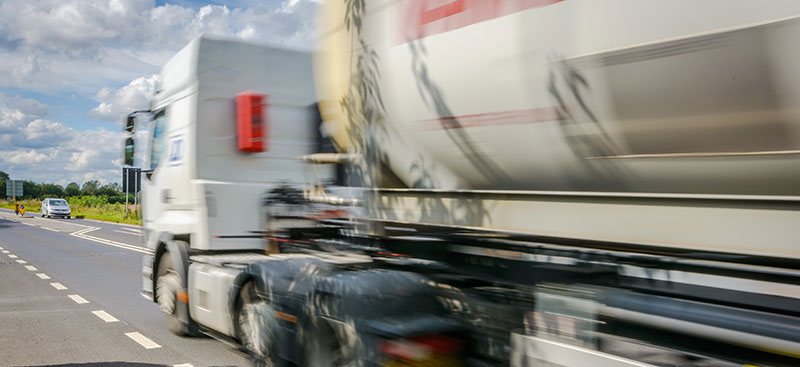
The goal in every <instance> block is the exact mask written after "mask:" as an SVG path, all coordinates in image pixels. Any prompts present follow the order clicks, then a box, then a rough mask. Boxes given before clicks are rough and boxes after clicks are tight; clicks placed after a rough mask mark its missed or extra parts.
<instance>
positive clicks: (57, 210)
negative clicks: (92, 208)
mask: <svg viewBox="0 0 800 367" xmlns="http://www.w3.org/2000/svg"><path fill="white" fill-rule="evenodd" d="M41 213H42V216H43V217H45V216H46V217H48V218H52V217H53V216H59V217H64V218H70V217H71V216H72V208H70V207H69V204H67V201H66V200H64V199H54V198H47V199H44V200H42V211H41Z"/></svg>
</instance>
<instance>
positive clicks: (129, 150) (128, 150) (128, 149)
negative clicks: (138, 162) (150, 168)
mask: <svg viewBox="0 0 800 367" xmlns="http://www.w3.org/2000/svg"><path fill="white" fill-rule="evenodd" d="M125 165H126V166H133V137H129V138H127V139H125Z"/></svg>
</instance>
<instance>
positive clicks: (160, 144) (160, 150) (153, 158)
mask: <svg viewBox="0 0 800 367" xmlns="http://www.w3.org/2000/svg"><path fill="white" fill-rule="evenodd" d="M153 122H154V123H155V124H156V125H155V127H154V128H153V140H152V143H151V144H150V169H155V168H156V167H158V162H160V161H161V156H162V155H163V154H164V146H165V145H166V140H165V139H164V132H166V130H167V114H166V112H164V110H162V111H161V112H158V113H157V114H156V116H155V118H154V119H153Z"/></svg>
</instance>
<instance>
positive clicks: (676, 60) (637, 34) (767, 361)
mask: <svg viewBox="0 0 800 367" xmlns="http://www.w3.org/2000/svg"><path fill="white" fill-rule="evenodd" d="M798 15H800V4H799V3H796V2H791V1H779V2H773V3H770V6H768V7H767V6H764V4H763V3H760V2H756V1H747V0H735V1H722V0H710V1H704V2H702V3H698V2H694V1H688V0H679V1H670V2H658V3H653V2H640V1H634V0H613V1H603V2H599V1H589V0H541V1H533V0H531V1H526V0H497V1H481V0H449V1H448V0H435V1H434V0H431V1H426V0H418V1H389V0H385V1H384V0H374V1H369V2H364V1H338V0H332V1H326V2H324V3H323V6H322V8H321V12H320V24H321V26H320V31H319V40H320V43H319V45H318V46H319V47H318V51H317V54H316V55H315V78H316V83H317V93H318V94H319V96H320V102H319V106H320V110H321V114H322V117H323V119H324V120H325V130H326V132H327V134H328V135H330V136H331V137H332V138H333V139H334V141H335V142H336V144H337V145H338V148H339V149H340V150H341V151H346V152H349V153H352V154H351V155H350V156H357V157H359V158H358V159H357V161H356V162H355V163H354V164H353V167H352V170H353V171H354V173H355V174H356V176H358V177H360V179H361V182H360V183H361V185H363V186H365V187H367V188H368V189H369V190H368V191H367V193H366V194H365V215H364V218H362V220H363V222H364V223H367V224H368V232H369V234H370V235H371V236H372V238H377V239H380V241H381V242H382V244H383V245H384V246H386V247H388V248H389V249H391V250H392V251H393V252H394V253H398V254H411V255H413V256H427V257H428V258H435V259H436V260H439V261H443V262H446V263H448V264H450V265H452V266H453V267H454V268H457V269H460V270H462V271H463V274H467V275H470V276H474V277H475V278H480V280H482V281H486V282H489V283H490V284H488V285H486V286H484V287H480V288H481V289H480V290H477V291H476V289H475V288H472V289H467V288H468V287H464V288H459V287H461V285H460V284H455V283H457V282H453V284H455V285H454V287H455V288H456V289H459V291H460V292H461V291H463V294H465V295H466V298H467V300H465V301H464V303H459V304H466V305H471V306H470V307H471V308H472V309H473V311H474V310H478V309H480V310H483V311H484V314H482V315H479V316H474V315H473V317H472V319H470V320H469V322H470V323H473V324H474V325H478V326H477V327H475V330H476V331H475V332H476V334H481V333H484V334H486V333H488V330H489V329H491V327H489V326H488V325H487V324H484V323H482V322H483V321H485V320H488V319H491V318H492V316H498V317H499V316H500V315H503V316H507V315H509V314H510V313H509V312H510V311H509V310H513V312H515V313H513V317H510V319H515V320H516V321H514V322H510V323H511V326H508V327H507V328H506V329H505V330H506V331H507V332H508V333H509V334H510V335H511V337H510V339H511V342H510V343H509V344H508V345H501V346H500V347H499V348H497V349H498V350H505V351H508V352H509V353H510V354H511V356H510V362H511V364H512V365H518V366H522V365H538V364H544V365H557V366H585V365H602V366H643V365H647V364H644V362H647V363H652V364H654V365H661V363H672V364H670V365H715V366H716V365H720V366H721V365H728V364H725V361H727V362H730V363H733V365H736V364H738V365H741V364H742V363H748V364H764V365H775V366H793V365H797V364H798V357H800V337H798V335H800V321H799V320H800V311H798V310H800V288H798V287H797V285H796V284H799V283H800V246H798V245H797V242H796V238H798V237H800V228H799V227H800V226H797V223H800V185H798V184H800V175H798V174H797V173H798V171H799V169H800V156H799V155H798V153H800V149H798V148H800V135H798V132H799V131H800V130H798V128H799V127H800V115H798V109H797V107H796V101H797V100H798V97H800V83H799V82H800V80H799V79H800V75H799V74H798V72H797V71H796V68H795V67H794V65H795V64H796V63H797V61H798V60H800V46H798V44H797V42H796V40H797V39H799V38H800V19H798ZM445 283H446V282H445ZM451 285H452V284H451ZM476 293H481V295H480V296H479V297H477V298H478V299H479V301H478V302H477V303H476V302H475V297H472V296H473V295H475V294H476ZM490 293H491V295H488V294H490ZM517 296H518V297H517ZM470 297H472V298H470ZM500 298H502V299H503V300H504V301H502V302H501V301H497V300H498V299H500ZM512 299H513V300H512ZM487 300H491V301H487ZM521 300H522V301H521ZM528 301H531V303H530V304H526V303H525V302H528ZM503 302H504V303H503ZM501 303H502V306H499V305H500V304H501ZM531 304H532V305H533V306H532V305H531ZM506 306H508V307H506ZM468 308H469V307H468ZM476 338H478V339H479V340H480V338H479V337H476ZM487 340H489V339H487ZM477 344H478V345H481V343H477ZM501 344H502V343H501ZM615 345H623V347H615ZM631 345H637V346H640V345H647V348H650V347H653V346H655V348H656V349H658V350H659V351H660V352H658V353H655V352H649V351H642V349H639V348H638V347H631ZM504 348H505V349H504ZM659 348H660V349H659ZM489 349H491V348H489ZM664 350H670V351H676V350H677V351H681V353H683V354H682V357H675V358H677V359H680V358H684V359H682V360H680V361H678V360H677V359H671V358H672V357H665V358H666V359H661V360H659V361H653V360H652V358H651V360H650V361H648V357H647V356H651V357H652V356H656V355H657V356H663V355H664V353H663V352H664ZM632 351H637V352H632ZM495 352H496V351H488V352H487V353H488V354H493V353H494V355H495V356H497V355H499V354H500V353H495ZM637 353H639V354H638V355H637ZM705 357H712V358H713V359H715V362H714V363H707V364H704V363H705V362H697V361H700V360H702V361H705V359H704V358H705ZM656 359H658V358H656ZM665 361H669V362H665Z"/></svg>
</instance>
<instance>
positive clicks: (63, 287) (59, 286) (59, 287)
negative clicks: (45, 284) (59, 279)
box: [50, 283, 67, 291]
mask: <svg viewBox="0 0 800 367" xmlns="http://www.w3.org/2000/svg"><path fill="white" fill-rule="evenodd" d="M50 285H52V286H53V288H55V289H57V290H60V291H62V290H64V289H67V287H65V286H64V285H63V284H61V283H50Z"/></svg>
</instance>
